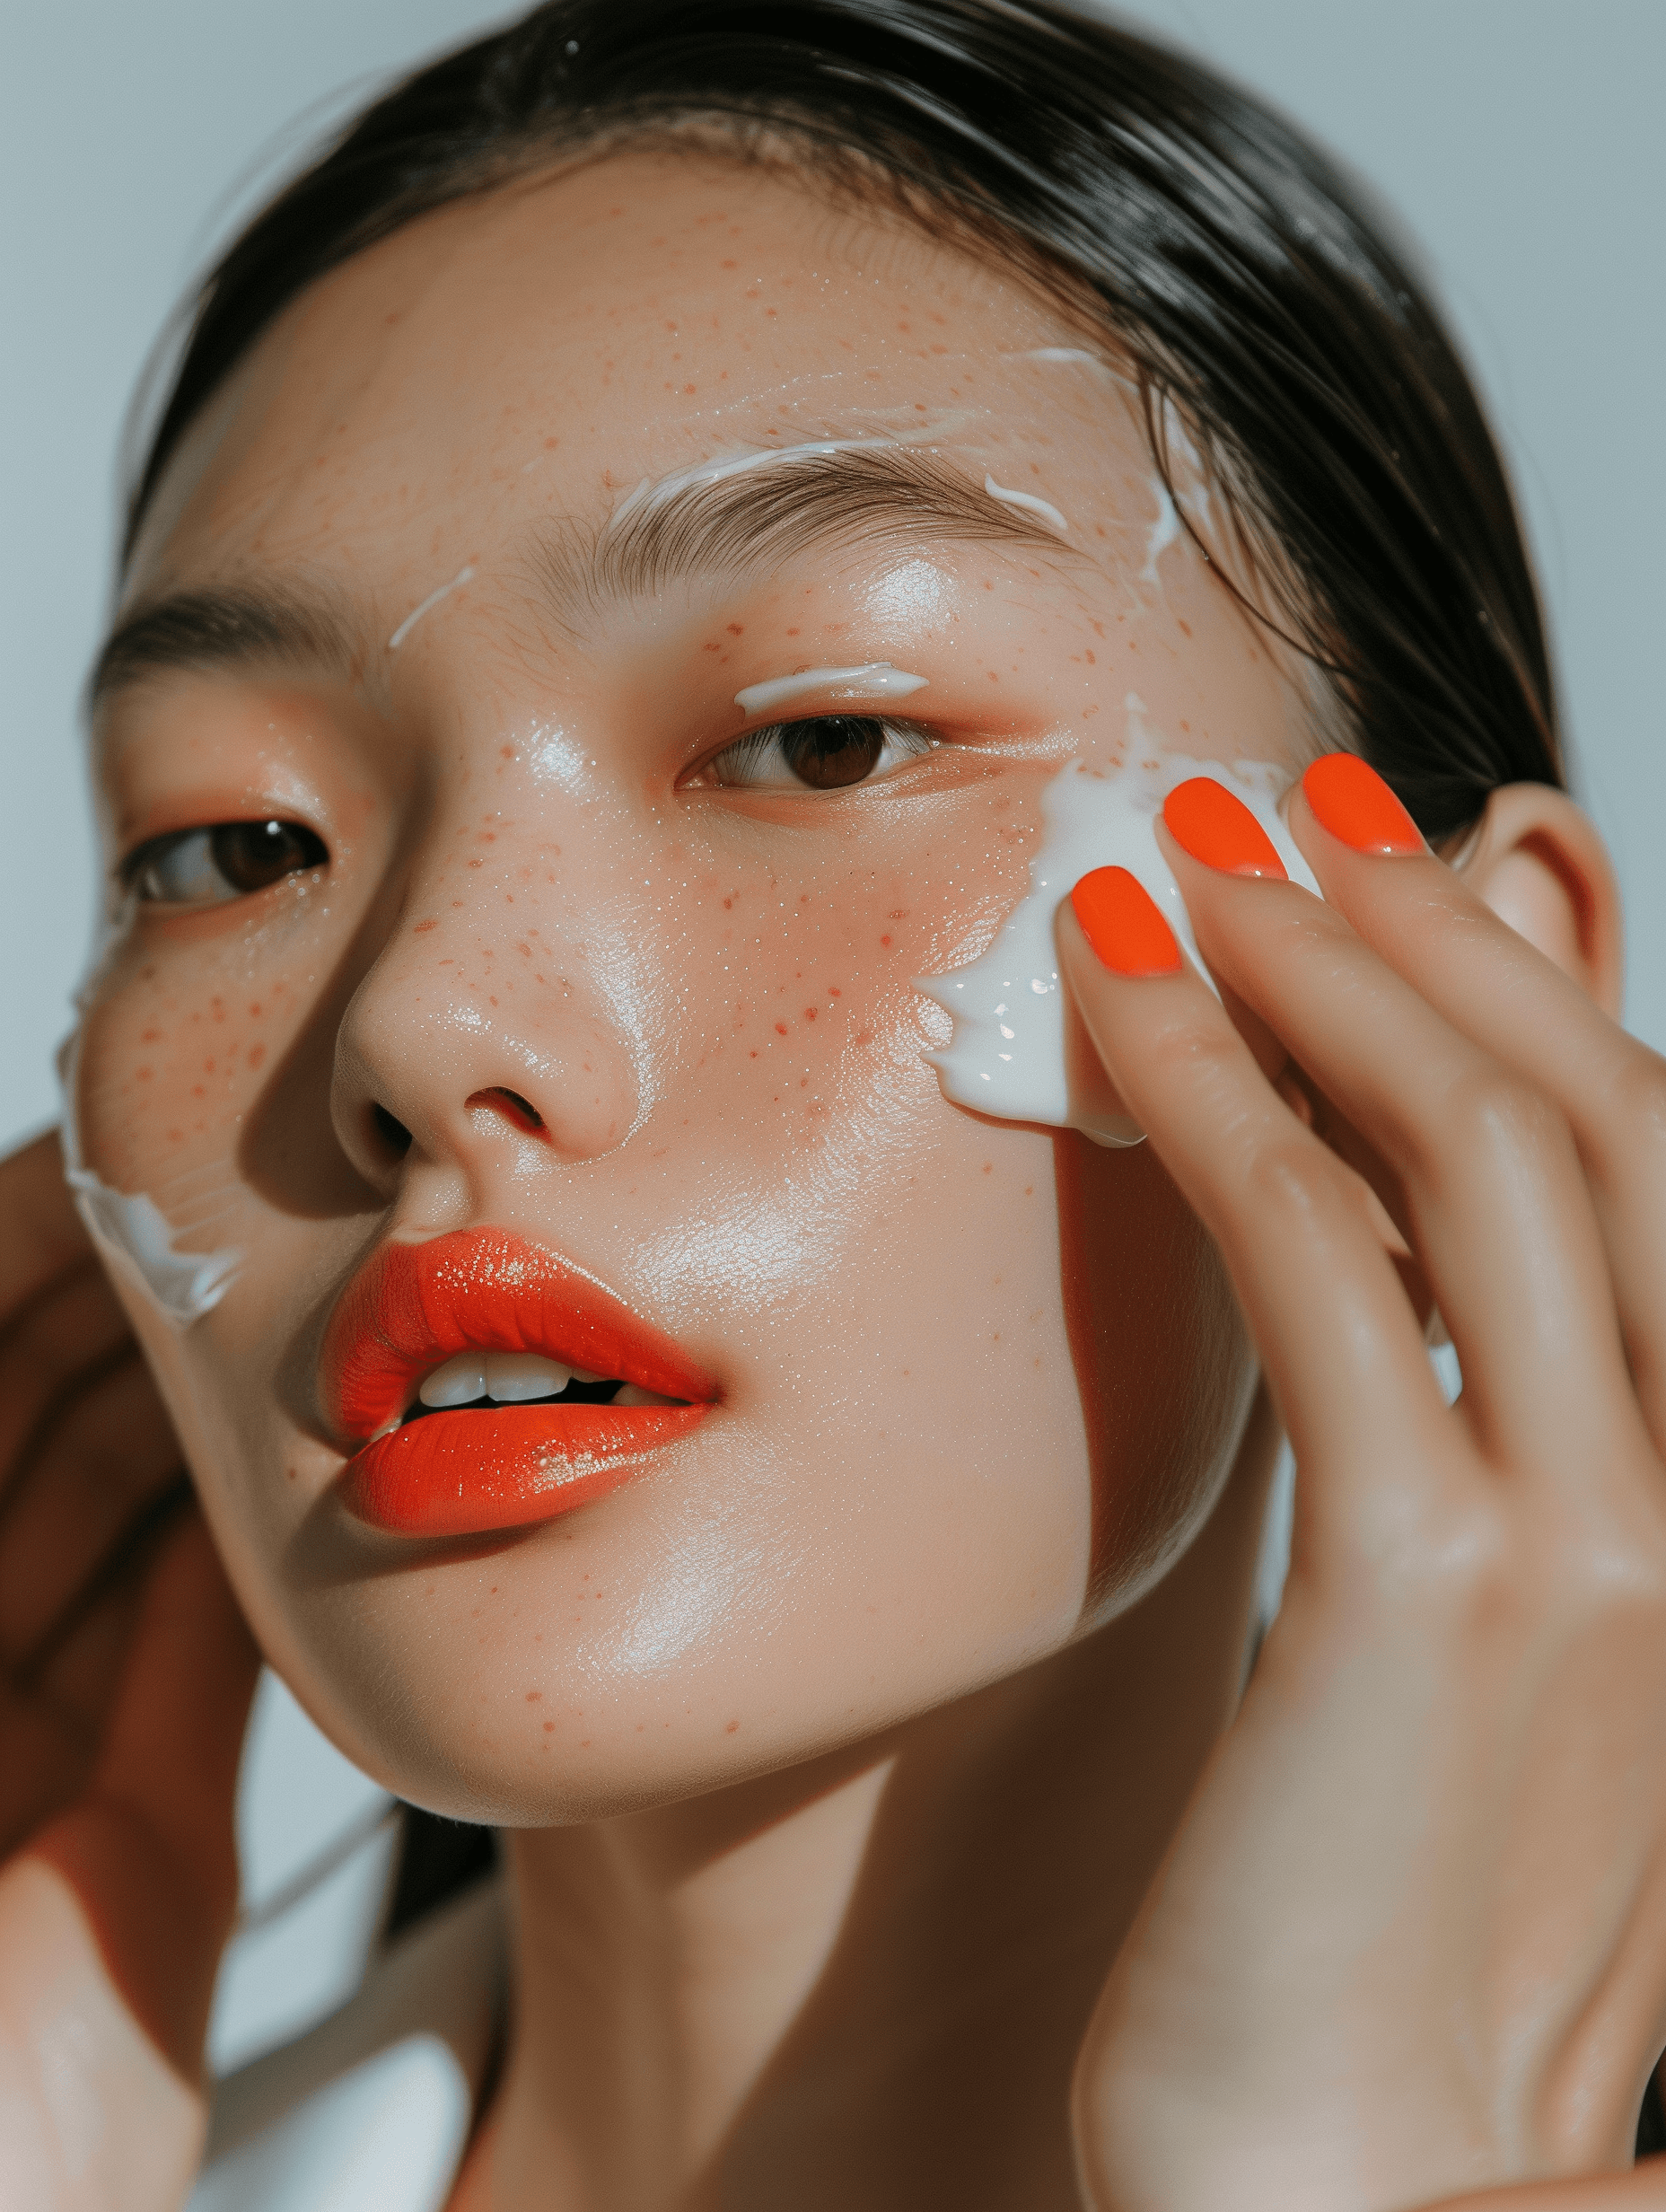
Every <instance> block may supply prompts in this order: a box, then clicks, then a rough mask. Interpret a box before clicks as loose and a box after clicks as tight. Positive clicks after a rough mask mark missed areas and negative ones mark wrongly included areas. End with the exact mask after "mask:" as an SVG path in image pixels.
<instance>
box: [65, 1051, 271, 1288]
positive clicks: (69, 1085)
mask: <svg viewBox="0 0 1666 2212" xmlns="http://www.w3.org/2000/svg"><path fill="white" fill-rule="evenodd" d="M80 1054H81V1031H79V1030H76V1031H74V1032H73V1034H72V1035H71V1036H70V1037H69V1038H68V1040H66V1043H65V1045H64V1048H63V1049H62V1050H61V1051H60V1052H59V1054H58V1062H57V1067H58V1083H59V1086H60V1090H61V1092H62V1095H63V1100H64V1122H63V1146H64V1180H65V1181H66V1183H67V1184H68V1185H69V1188H70V1189H71V1191H72V1192H73V1193H74V1195H75V1210H76V1212H77V1213H78V1214H79V1215H80V1216H81V1218H82V1220H83V1223H84V1224H86V1230H87V1234H88V1235H89V1236H90V1237H91V1238H92V1242H93V1244H94V1246H95V1247H96V1249H97V1250H98V1251H99V1253H100V1256H101V1258H102V1259H103V1260H106V1261H107V1262H108V1263H109V1264H110V1267H111V1268H112V1269H113V1271H114V1272H115V1273H116V1274H118V1276H119V1277H121V1278H122V1280H123V1281H125V1282H128V1283H131V1284H133V1285H134V1286H136V1287H137V1288H138V1289H139V1290H141V1291H143V1292H144V1294H145V1297H146V1298H147V1299H148V1300H149V1302H150V1303H151V1304H153V1306H154V1307H155V1308H156V1310H157V1312H159V1313H161V1314H162V1316H163V1318H164V1319H165V1320H166V1321H170V1322H171V1324H172V1326H173V1327H174V1328H175V1329H179V1330H186V1329H189V1327H190V1326H191V1324H192V1322H193V1321H200V1320H201V1319H202V1317H203V1315H204V1314H205V1313H211V1312H213V1311H214V1309H215V1306H217V1305H218V1304H219V1303H220V1301H221V1299H222V1298H224V1295H225V1294H226V1292H227V1291H228V1290H229V1289H230V1288H231V1287H232V1283H233V1282H234V1281H235V1279H236V1277H237V1276H238V1274H239V1272H240V1271H241V1268H242V1264H243V1260H244V1257H245V1255H244V1253H243V1251H242V1250H241V1247H239V1246H235V1245H228V1246H226V1247H225V1248H224V1250H223V1251H208V1252H182V1251H180V1250H179V1240H180V1238H182V1237H188V1236H189V1237H196V1236H198V1235H200V1234H201V1233H202V1231H203V1230H204V1229H205V1228H206V1226H207V1225H208V1224H209V1222H211V1221H212V1220H213V1219H214V1218H215V1215H216V1214H218V1213H221V1212H224V1210H226V1209H224V1208H223V1207H220V1206H219V1204H218V1203H217V1201H218V1200H219V1199H220V1198H221V1197H223V1196H224V1195H225V1194H226V1192H227V1191H228V1189H230V1188H231V1186H230V1185H229V1184H227V1183H221V1184H219V1185H214V1184H205V1182H204V1176H205V1175H206V1174H207V1173H209V1172H212V1169H213V1167H214V1166H217V1165H218V1164H219V1163H211V1164H210V1168H209V1169H205V1170H199V1171H197V1172H196V1173H194V1174H189V1175H185V1176H180V1177H179V1178H176V1179H175V1181H174V1182H173V1183H171V1184H170V1185H169V1186H168V1187H167V1189H166V1190H165V1191H164V1193H163V1195H164V1196H168V1195H171V1194H172V1195H175V1196H177V1197H178V1198H180V1201H181V1203H180V1204H178V1205H176V1206H175V1207H174V1209H173V1210H174V1211H175V1212H176V1213H186V1214H189V1216H190V1218H189V1220H188V1221H186V1222H184V1223H182V1224H177V1225H176V1224H175V1223H173V1222H171V1221H170V1220H169V1218H168V1216H167V1215H166V1214H165V1213H164V1212H163V1211H162V1207H160V1206H159V1205H158V1204H157V1202H156V1200H155V1199H154V1198H152V1197H151V1196H149V1194H148V1193H147V1192H145V1191H143V1190H138V1191H133V1192H125V1191H120V1190H113V1189H111V1188H110V1185H109V1184H108V1183H107V1182H104V1181H101V1179H100V1178H99V1177H98V1176H97V1175H96V1174H94V1173H93V1172H92V1169H91V1168H90V1167H88V1166H86V1165H85V1164H84V1163H83V1160H82V1156H81V1136H80V1128H79V1124H78V1121H77V1117H76V1112H75V1091H76V1067H77V1063H78V1061H79V1058H80Z"/></svg>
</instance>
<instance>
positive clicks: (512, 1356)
mask: <svg viewBox="0 0 1666 2212" xmlns="http://www.w3.org/2000/svg"><path fill="white" fill-rule="evenodd" d="M572 1380H573V1370H572V1368H571V1367H561V1366H557V1364H556V1362H555V1361H554V1360H553V1359H540V1358H539V1356H538V1355H537V1353H536V1352H488V1353H487V1356H486V1394H487V1397H488V1398H495V1399H496V1400H497V1401H498V1403H499V1404H500V1405H505V1406H515V1405H521V1404H522V1403H524V1401H525V1400H527V1399H529V1398H553V1397H555V1396H556V1395H557V1392H558V1391H564V1390H566V1386H567V1384H568V1383H569V1382H571V1381H572Z"/></svg>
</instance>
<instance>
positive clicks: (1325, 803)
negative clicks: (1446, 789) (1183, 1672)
mask: <svg viewBox="0 0 1666 2212" xmlns="http://www.w3.org/2000/svg"><path fill="white" fill-rule="evenodd" d="M1302 790H1303V791H1304V792H1305V793H1306V794H1307V803H1308V804H1309V805H1310V806H1311V808H1312V810H1313V812H1314V814H1315V815H1316V816H1317V817H1318V820H1319V824H1320V829H1328V830H1329V832H1330V834H1331V836H1332V837H1333V838H1340V839H1341V841H1342V843H1343V844H1344V845H1351V846H1352V847H1354V850H1355V852H1356V853H1423V852H1427V850H1428V847H1427V846H1426V845H1425V843H1424V841H1423V838H1422V837H1421V836H1420V835H1419V834H1418V829H1417V825H1416V822H1415V821H1413V820H1412V818H1411V816H1410V815H1409V814H1408V813H1407V812H1406V809H1405V808H1404V807H1403V806H1402V805H1401V804H1400V803H1399V800H1398V799H1397V798H1396V797H1395V795H1394V794H1393V793H1392V792H1391V791H1390V789H1389V786H1387V784H1385V783H1384V782H1383V780H1382V778H1381V776H1379V775H1378V773H1377V771H1376V769H1375V768H1371V767H1369V766H1368V765H1367V764H1366V763H1365V762H1364V761H1363V760H1362V759H1360V758H1359V756H1358V754H1357V753H1351V752H1328V753H1327V754H1326V755H1325V757H1324V759H1322V760H1315V761H1314V763H1313V765H1312V767H1311V768H1309V770H1308V772H1307V774H1306V775H1305V776H1304V777H1302Z"/></svg>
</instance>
